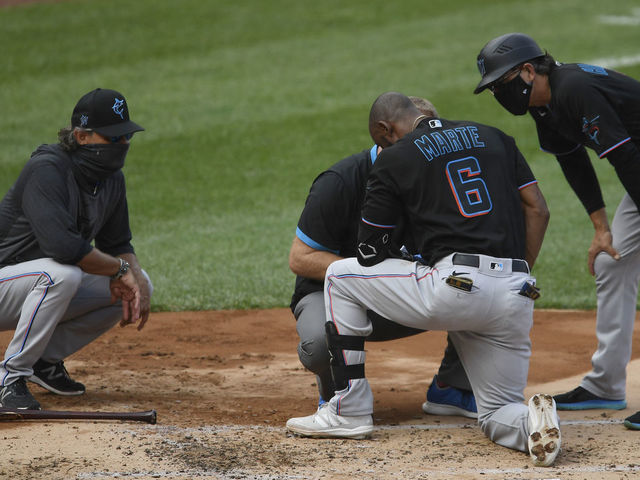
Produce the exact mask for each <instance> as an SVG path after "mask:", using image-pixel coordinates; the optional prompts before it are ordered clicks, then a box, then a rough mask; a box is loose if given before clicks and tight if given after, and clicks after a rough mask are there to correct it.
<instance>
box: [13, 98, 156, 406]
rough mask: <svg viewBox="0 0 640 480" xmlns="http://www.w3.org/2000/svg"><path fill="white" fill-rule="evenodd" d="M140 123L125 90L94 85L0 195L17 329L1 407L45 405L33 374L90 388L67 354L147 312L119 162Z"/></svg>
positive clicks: (58, 389)
mask: <svg viewBox="0 0 640 480" xmlns="http://www.w3.org/2000/svg"><path fill="white" fill-rule="evenodd" d="M141 130H144V129H143V128H142V127H141V126H140V125H137V124H136V123H134V122H132V121H130V120H129V111H128V108H127V103H126V101H125V98H124V97H123V96H122V95H121V94H120V93H118V92H116V91H114V90H103V89H99V88H98V89H96V90H93V91H91V92H89V93H87V94H86V95H84V96H83V97H82V98H81V99H80V100H79V101H78V103H77V104H76V106H75V108H74V110H73V114H72V116H71V128H63V129H62V130H60V132H59V140H60V143H59V144H56V145H41V146H40V147H38V148H37V149H36V151H35V152H33V154H32V155H31V159H30V160H29V161H28V162H27V164H26V165H25V167H24V168H23V170H22V172H21V173H20V176H19V177H18V180H17V181H16V182H15V184H14V185H13V186H12V187H11V189H10V190H9V192H8V193H7V194H6V195H5V197H4V199H3V200H2V203H0V330H12V329H15V333H14V335H13V339H12V340H11V343H9V346H8V347H7V350H6V352H5V356H4V361H3V362H2V365H1V366H0V379H1V380H0V381H1V385H2V390H1V391H0V403H2V406H4V407H10V408H20V409H39V408H40V404H39V403H38V401H37V400H36V399H35V398H34V397H33V395H31V392H30V391H29V389H28V387H27V385H26V380H30V381H31V382H34V383H37V384H38V385H40V386H42V387H44V388H46V389H47V390H50V391H51V392H53V393H56V394H58V395H81V394H83V393H84V391H85V387H84V385H82V384H81V383H79V382H76V381H74V380H72V379H71V378H70V377H69V374H68V373H67V370H66V369H65V367H64V363H63V360H64V359H65V358H66V357H68V356H69V355H71V354H72V353H74V352H76V351H78V350H79V349H81V348H82V347H84V346H85V345H87V344H88V343H90V342H91V341H93V340H95V339H96V338H97V337H98V336H100V335H101V334H103V333H104V332H106V331H107V330H109V329H110V328H111V327H113V326H114V325H115V324H116V323H117V322H118V321H120V324H121V325H122V326H124V325H126V324H129V323H134V322H135V321H137V320H138V319H140V322H139V324H138V330H140V329H142V327H143V326H144V324H145V322H146V321H147V318H148V316H149V301H150V297H151V290H152V287H151V283H150V282H149V279H148V277H147V275H146V273H144V272H143V271H142V270H141V269H140V266H139V265H138V261H137V258H136V255H135V253H134V250H133V246H132V245H131V230H130V229H129V213H128V208H127V197H126V193H125V182H124V175H123V173H122V170H121V168H122V166H123V165H124V161H125V157H126V155H127V151H128V149H129V140H130V139H131V136H132V135H133V133H134V132H138V131H141ZM94 240H95V247H94V246H93V245H92V242H93V241H94ZM116 300H120V301H119V302H118V303H113V302H115V301H116Z"/></svg>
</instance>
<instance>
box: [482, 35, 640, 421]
mask: <svg viewBox="0 0 640 480" xmlns="http://www.w3.org/2000/svg"><path fill="white" fill-rule="evenodd" d="M478 68H479V70H480V74H481V75H482V80H481V81H480V83H479V84H478V86H477V87H476V89H475V91H474V93H479V92H481V91H482V90H484V89H486V88H488V89H489V90H491V92H492V93H493V95H494V96H495V98H496V100H498V102H500V104H501V105H502V106H503V107H504V108H505V109H506V110H508V111H509V112H511V113H512V114H514V115H524V114H525V113H527V111H528V112H529V113H530V114H531V116H532V117H533V119H534V120H535V122H536V127H537V131H538V138H539V140H540V146H541V148H542V150H544V151H546V152H549V153H552V154H554V155H555V156H556V158H557V160H558V162H559V163H560V167H561V168H562V171H563V172H564V175H565V177H566V178H567V180H568V182H569V185H570V186H571V188H572V189H573V190H574V192H575V193H576V195H577V196H578V198H579V199H580V201H581V202H582V204H583V206H584V208H585V209H586V211H587V213H588V214H589V217H590V219H591V221H592V223H593V227H594V230H595V234H594V237H593V241H592V242H591V246H590V247H589V254H588V264H589V271H590V272H591V274H592V275H594V274H595V277H596V294H597V301H598V313H597V319H596V336H597V338H598V348H597V350H596V352H595V353H594V354H593V356H592V358H591V364H592V366H593V369H592V370H591V371H590V372H589V373H588V374H587V375H586V376H585V377H584V378H583V379H582V382H581V384H580V386H579V387H577V388H576V389H574V390H572V391H570V392H567V393H564V394H561V395H556V396H555V397H554V398H555V400H556V403H557V405H558V409H561V410H562V409H566V410H586V409H591V408H609V409H616V410H619V409H623V408H625V407H626V405H627V404H626V400H625V397H626V368H627V364H628V363H629V360H630V358H631V342H632V336H633V326H634V321H635V317H636V303H637V296H638V283H639V282H640V215H638V206H640V82H637V81H636V80H633V79H632V78H629V77H627V76H625V75H622V74H620V73H617V72H615V71H612V70H608V69H605V68H602V67H599V66H594V65H585V64H581V63H578V64H576V63H568V64H560V63H557V62H556V61H555V60H554V59H553V57H551V56H550V55H548V54H545V52H543V51H542V49H541V48H540V47H539V46H538V44H537V43H536V42H535V41H534V40H533V39H532V38H531V37H529V36H527V35H524V34H522V33H509V34H506V35H502V36H500V37H497V38H494V39H493V40H491V41H490V42H489V43H487V45H485V47H484V48H483V49H482V51H481V52H480V54H479V55H478ZM585 147H588V148H591V149H593V150H594V151H595V152H596V153H597V154H598V156H599V157H600V158H604V157H606V158H607V160H609V163H611V165H613V167H614V168H615V170H616V173H617V174H618V178H619V179H620V181H621V182H622V185H623V186H624V188H625V189H626V193H625V194H624V195H623V197H622V200H621V202H620V204H619V205H618V208H617V210H616V213H615V216H614V218H613V222H612V223H611V228H609V223H608V220H607V212H606V210H605V205H604V201H603V199H602V194H601V192H600V185H599V183H598V179H597V177H596V174H595V172H594V170H593V166H592V165H591V162H590V160H589V156H588V154H587V151H586V148H585ZM625 424H626V425H627V426H628V427H629V428H638V429H640V412H638V413H636V414H635V415H633V416H631V417H629V418H627V421H626V423H625Z"/></svg>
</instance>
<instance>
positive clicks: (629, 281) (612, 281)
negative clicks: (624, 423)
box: [581, 193, 640, 400]
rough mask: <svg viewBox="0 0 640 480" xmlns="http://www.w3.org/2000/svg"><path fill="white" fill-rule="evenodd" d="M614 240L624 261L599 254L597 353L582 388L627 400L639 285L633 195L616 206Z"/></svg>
mask: <svg viewBox="0 0 640 480" xmlns="http://www.w3.org/2000/svg"><path fill="white" fill-rule="evenodd" d="M611 234H612V235H613V247H614V248H615V249H616V250H617V251H618V253H619V254H620V257H621V258H620V260H617V261H616V260H614V259H613V258H612V257H611V256H610V255H609V254H607V253H605V252H601V253H599V254H598V256H597V257H596V260H595V264H594V270H595V272H596V295H597V301H598V312H597V318H596V336H597V338H598V348H597V350H596V351H595V353H594V354H593V356H592V357H591V365H592V367H593V368H592V370H591V371H590V372H589V373H588V374H587V375H586V376H585V377H584V378H583V380H582V383H581V386H582V387H583V388H585V389H587V390H588V391H589V392H591V393H593V394H594V395H597V396H598V397H602V398H607V399H610V400H624V399H625V395H626V381H627V364H628V363H629V360H630V359H631V344H632V340H633V326H634V323H635V319H636V304H637V298H638V284H639V283H640V215H639V214H638V207H637V206H636V204H635V202H634V201H633V200H632V199H631V197H630V196H629V194H626V193H625V195H624V197H622V201H621V202H620V204H619V205H618V208H617V210H616V213H615V216H614V218H613V221H612V222H611Z"/></svg>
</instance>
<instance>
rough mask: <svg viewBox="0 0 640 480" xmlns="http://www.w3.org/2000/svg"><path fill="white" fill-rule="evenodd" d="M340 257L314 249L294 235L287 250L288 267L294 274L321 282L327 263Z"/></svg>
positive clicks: (329, 263)
mask: <svg viewBox="0 0 640 480" xmlns="http://www.w3.org/2000/svg"><path fill="white" fill-rule="evenodd" d="M340 259H342V257H341V256H339V255H336V254H335V253H332V252H327V251H324V250H315V249H313V248H311V247H309V246H308V245H306V244H304V243H303V242H302V241H301V240H300V239H299V238H297V237H296V238H295V239H294V240H293V245H292V246H291V251H290V252H289V268H290V269H291V271H292V272H293V273H295V274H296V275H300V276H301V277H305V278H311V279H313V280H318V281H321V282H322V281H324V277H325V273H326V271H327V268H328V267H329V265H331V264H332V263H333V262H335V261H336V260H340Z"/></svg>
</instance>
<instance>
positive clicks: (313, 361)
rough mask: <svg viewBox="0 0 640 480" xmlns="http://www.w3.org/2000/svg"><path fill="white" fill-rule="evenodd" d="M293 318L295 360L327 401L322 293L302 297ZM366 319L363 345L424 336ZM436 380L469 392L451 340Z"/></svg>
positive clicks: (330, 389)
mask: <svg viewBox="0 0 640 480" xmlns="http://www.w3.org/2000/svg"><path fill="white" fill-rule="evenodd" d="M293 314H294V316H295V318H296V330H297V332H298V336H299V337H300V343H298V358H300V362H301V363H302V365H304V366H305V368H307V370H309V371H311V372H313V373H315V374H316V380H317V384H318V392H319V393H320V396H321V397H322V398H323V399H329V398H331V397H332V396H333V392H334V390H335V388H334V383H333V380H332V377H331V368H330V361H329V360H330V357H329V350H328V348H327V340H326V331H325V326H324V324H325V322H326V313H325V307H324V293H323V292H313V293H310V294H308V295H305V296H304V297H303V298H302V299H301V300H300V301H299V302H298V304H297V305H296V307H295V309H294V312H293ZM367 316H368V317H369V320H370V321H371V326H372V332H371V334H369V335H368V336H367V337H366V341H367V342H383V341H387V340H395V339H398V338H405V337H409V336H412V335H417V334H419V333H425V331H424V330H421V329H417V328H411V327H406V326H404V325H400V324H399V323H397V322H393V321H391V320H387V319H386V318H383V317H381V316H380V315H378V314H377V313H375V312H373V311H371V310H368V311H367ZM438 378H439V379H440V380H441V381H442V382H444V383H446V384H447V385H450V386H452V387H455V388H458V389H462V390H471V385H470V384H469V380H468V379H467V374H466V373H465V371H464V368H463V366H462V363H461V362H460V359H459V358H458V354H457V353H456V350H455V348H454V347H453V345H452V343H451V339H450V338H448V337H447V348H446V349H445V352H444V357H443V359H442V362H441V364H440V368H439V369H438Z"/></svg>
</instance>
